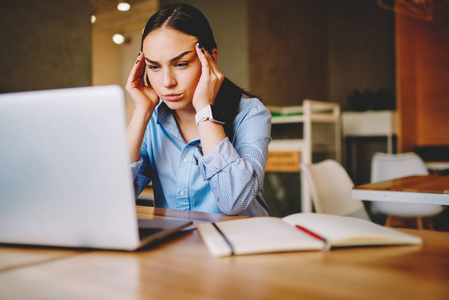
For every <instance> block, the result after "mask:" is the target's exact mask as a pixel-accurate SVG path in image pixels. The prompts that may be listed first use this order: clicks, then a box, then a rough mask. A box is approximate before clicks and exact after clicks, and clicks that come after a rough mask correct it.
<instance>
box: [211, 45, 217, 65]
mask: <svg viewBox="0 0 449 300" xmlns="http://www.w3.org/2000/svg"><path fill="white" fill-rule="evenodd" d="M210 56H211V57H212V59H213V60H214V62H215V63H217V62H218V50H217V49H216V48H214V49H212V52H211V54H210Z"/></svg>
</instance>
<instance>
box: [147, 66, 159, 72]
mask: <svg viewBox="0 0 449 300" xmlns="http://www.w3.org/2000/svg"><path fill="white" fill-rule="evenodd" d="M157 69H159V67H158V66H155V65H149V66H148V70H151V71H156V70H157Z"/></svg>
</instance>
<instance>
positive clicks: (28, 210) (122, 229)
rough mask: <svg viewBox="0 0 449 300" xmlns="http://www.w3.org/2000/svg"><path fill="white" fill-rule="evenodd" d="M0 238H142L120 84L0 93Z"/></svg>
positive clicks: (127, 243) (41, 241)
mask: <svg viewBox="0 0 449 300" xmlns="http://www.w3.org/2000/svg"><path fill="white" fill-rule="evenodd" d="M147 225H148V224H147ZM174 226H175V229H174V228H173V226H172V227H171V229H170V230H171V232H173V231H174V230H176V229H177V228H180V227H182V226H181V225H180V224H175V225H174ZM158 235H159V236H163V234H161V233H159V234H158ZM149 240H151V239H149ZM0 242H1V243H14V244H33V245H50V246H63V247H89V248H103V249H122V250H133V249H136V248H138V247H139V246H140V245H141V242H140V238H139V231H138V225H137V216H136V209H135V197H134V190H133V186H132V177H131V171H130V168H129V155H128V149H127V141H126V119H125V108H124V94H123V90H122V89H121V88H120V87H118V86H101V87H83V88H69V89H58V90H46V91H34V92H20V93H11V94H2V95H0Z"/></svg>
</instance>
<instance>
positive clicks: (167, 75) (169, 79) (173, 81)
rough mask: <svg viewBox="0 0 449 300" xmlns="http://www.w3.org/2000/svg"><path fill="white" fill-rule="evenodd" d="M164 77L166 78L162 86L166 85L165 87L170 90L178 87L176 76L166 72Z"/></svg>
mask: <svg viewBox="0 0 449 300" xmlns="http://www.w3.org/2000/svg"><path fill="white" fill-rule="evenodd" d="M163 76H164V78H163V81H162V84H163V85H164V87H166V88H169V87H172V86H175V85H176V79H175V76H174V74H173V73H172V72H171V71H169V70H166V71H165V72H164V75H163Z"/></svg>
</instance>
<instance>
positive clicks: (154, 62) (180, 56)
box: [145, 51, 193, 65]
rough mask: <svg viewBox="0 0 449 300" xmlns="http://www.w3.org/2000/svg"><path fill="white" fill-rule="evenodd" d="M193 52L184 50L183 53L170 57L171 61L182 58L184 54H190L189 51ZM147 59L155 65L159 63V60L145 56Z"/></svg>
mask: <svg viewBox="0 0 449 300" xmlns="http://www.w3.org/2000/svg"><path fill="white" fill-rule="evenodd" d="M191 52H193V51H185V52H182V53H181V54H179V55H177V56H175V57H173V58H172V59H170V62H174V61H177V60H178V59H180V58H182V57H183V56H184V55H186V54H189V53H191ZM145 60H146V61H147V62H148V63H150V64H154V65H157V64H159V63H158V62H157V61H154V60H151V59H149V58H148V57H145Z"/></svg>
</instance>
